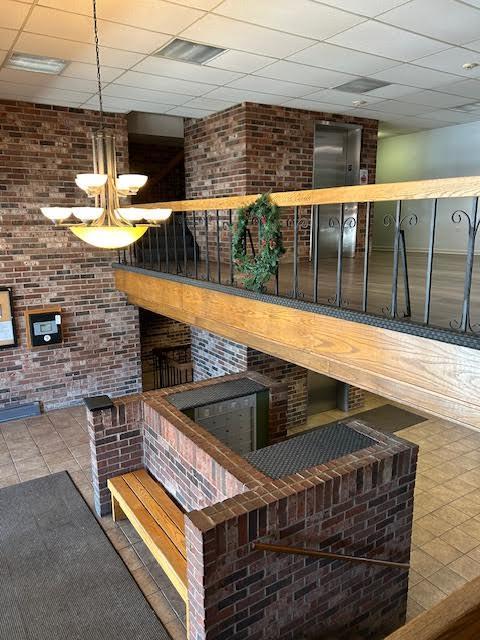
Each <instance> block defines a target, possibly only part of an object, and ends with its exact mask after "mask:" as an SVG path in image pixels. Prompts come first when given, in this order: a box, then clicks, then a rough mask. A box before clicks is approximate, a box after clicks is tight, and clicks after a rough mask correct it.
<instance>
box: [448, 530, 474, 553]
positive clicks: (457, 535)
mask: <svg viewBox="0 0 480 640" xmlns="http://www.w3.org/2000/svg"><path fill="white" fill-rule="evenodd" d="M441 538H442V540H445V542H448V544H451V545H452V547H455V549H458V550H459V551H461V552H462V553H468V552H469V551H471V550H472V549H475V547H477V546H478V540H477V539H476V538H473V539H472V538H471V537H470V536H469V535H467V534H466V533H464V532H463V531H461V530H459V529H458V527H455V528H453V529H450V531H447V532H446V533H444V534H443V535H442V536H441Z"/></svg>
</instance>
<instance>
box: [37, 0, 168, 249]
mask: <svg viewBox="0 0 480 640" xmlns="http://www.w3.org/2000/svg"><path fill="white" fill-rule="evenodd" d="M93 25H94V34H95V53H96V62H97V81H98V99H99V107H100V129H99V131H97V132H95V133H94V134H93V173H79V174H78V175H77V176H76V178H75V183H76V184H77V186H78V187H80V189H82V190H83V191H85V193H86V194H87V195H88V196H89V197H90V198H93V199H94V206H90V207H41V211H42V213H43V215H44V216H46V217H47V218H49V219H50V220H51V221H52V222H54V223H55V224H57V225H61V226H68V228H69V229H70V231H71V232H72V233H73V234H74V235H76V236H77V237H78V238H80V239H81V240H83V241H84V242H87V243H88V244H91V245H93V246H94V247H100V248H103V249H119V248H122V247H127V246H128V245H130V244H132V243H133V242H135V241H136V240H138V239H139V238H141V237H142V236H143V234H144V233H145V232H146V231H147V229H148V228H149V227H151V226H155V225H156V224H157V223H159V222H163V221H165V220H167V219H168V218H169V216H170V214H171V213H172V210H171V209H141V208H135V207H120V198H124V197H127V196H131V195H135V194H136V193H137V192H138V190H139V189H140V188H141V187H143V185H144V184H145V183H146V182H147V176H143V175H139V174H123V175H119V176H118V175H117V154H116V149H115V137H114V136H113V134H112V133H110V132H109V131H107V130H106V129H105V122H104V114H103V100H102V81H101V75H100V53H99V44H98V27H97V5H96V0H93ZM72 215H73V216H74V217H75V218H76V219H77V220H80V222H79V223H73V224H72V223H67V222H66V221H67V220H68V218H70V217H71V216H72ZM142 221H143V224H139V223H141V222H142Z"/></svg>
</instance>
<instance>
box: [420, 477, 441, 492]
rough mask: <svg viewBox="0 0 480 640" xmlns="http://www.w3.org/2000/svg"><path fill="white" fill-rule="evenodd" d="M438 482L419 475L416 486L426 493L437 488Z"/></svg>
mask: <svg viewBox="0 0 480 640" xmlns="http://www.w3.org/2000/svg"><path fill="white" fill-rule="evenodd" d="M437 484H438V482H435V480H432V479H431V478H427V476H425V475H424V474H423V473H417V477H416V478H415V485H416V486H417V487H420V489H423V490H424V491H429V490H430V489H433V488H434V487H436V486H437Z"/></svg>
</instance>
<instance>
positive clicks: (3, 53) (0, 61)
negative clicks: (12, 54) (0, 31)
mask: <svg viewBox="0 0 480 640" xmlns="http://www.w3.org/2000/svg"><path fill="white" fill-rule="evenodd" d="M7 53H8V51H2V50H1V49H0V64H3V61H4V60H5V58H6V55H7Z"/></svg>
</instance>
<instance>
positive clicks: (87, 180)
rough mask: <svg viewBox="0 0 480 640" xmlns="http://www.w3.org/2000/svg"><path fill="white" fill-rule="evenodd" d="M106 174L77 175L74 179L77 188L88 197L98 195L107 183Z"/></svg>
mask: <svg viewBox="0 0 480 640" xmlns="http://www.w3.org/2000/svg"><path fill="white" fill-rule="evenodd" d="M107 179H108V176H107V174H106V173H78V174H77V176H76V178H75V183H76V185H77V187H80V189H83V190H84V191H86V192H87V193H88V194H89V195H90V194H92V195H96V194H98V193H99V192H100V191H101V189H102V187H103V186H104V185H105V183H106V182H107Z"/></svg>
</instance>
